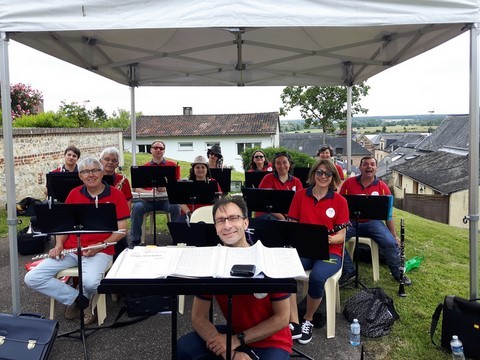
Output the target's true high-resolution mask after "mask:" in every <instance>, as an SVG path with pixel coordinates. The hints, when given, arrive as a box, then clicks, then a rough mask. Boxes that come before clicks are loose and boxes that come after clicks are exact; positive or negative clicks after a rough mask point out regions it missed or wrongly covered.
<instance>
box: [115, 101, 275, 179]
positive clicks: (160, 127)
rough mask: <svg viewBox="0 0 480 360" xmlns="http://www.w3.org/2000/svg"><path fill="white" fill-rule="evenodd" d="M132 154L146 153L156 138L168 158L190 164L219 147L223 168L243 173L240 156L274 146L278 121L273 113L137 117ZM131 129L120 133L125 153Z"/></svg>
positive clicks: (187, 110) (185, 110) (130, 147)
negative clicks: (214, 146) (199, 156)
mask: <svg viewBox="0 0 480 360" xmlns="http://www.w3.org/2000/svg"><path fill="white" fill-rule="evenodd" d="M136 124H137V126H136V133H137V137H136V152H137V153H139V152H140V153H149V152H150V145H151V144H152V142H153V141H154V140H156V139H158V140H161V141H163V142H164V143H165V147H166V151H165V156H166V157H167V158H169V159H174V160H182V161H193V159H194V158H195V157H196V156H198V155H203V156H205V157H206V156H207V149H209V148H210V147H211V146H212V145H219V146H220V147H221V148H222V155H223V164H224V166H229V167H233V168H234V169H235V170H237V171H243V166H242V157H241V153H242V152H243V151H244V150H245V149H248V148H253V147H260V148H267V147H277V146H278V144H279V133H280V122H279V114H278V113H277V112H270V113H254V114H217V115H193V114H192V113H191V108H184V114H183V115H165V116H163V115H162V116H160V115H153V116H139V117H137V122H136ZM131 137H132V133H131V128H130V127H129V128H128V129H126V130H125V132H124V144H125V151H130V152H131V151H132V142H131Z"/></svg>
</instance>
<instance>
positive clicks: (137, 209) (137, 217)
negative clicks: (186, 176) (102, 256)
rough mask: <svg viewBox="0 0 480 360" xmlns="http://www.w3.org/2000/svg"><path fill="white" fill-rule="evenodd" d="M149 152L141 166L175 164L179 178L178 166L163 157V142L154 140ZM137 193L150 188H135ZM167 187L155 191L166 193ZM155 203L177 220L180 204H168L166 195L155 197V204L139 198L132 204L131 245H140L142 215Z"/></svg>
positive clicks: (159, 208) (157, 208) (151, 209)
mask: <svg viewBox="0 0 480 360" xmlns="http://www.w3.org/2000/svg"><path fill="white" fill-rule="evenodd" d="M150 152H151V153H152V160H150V161H149V162H147V163H146V164H144V165H143V166H175V168H176V177H177V180H179V179H180V167H178V166H177V164H176V163H175V162H173V161H170V160H167V159H165V157H164V156H165V143H164V142H163V141H160V140H155V141H154V142H153V143H152V146H151V147H150ZM134 190H135V191H136V192H138V193H152V192H153V189H152V188H135V189H134ZM166 191H167V188H165V187H158V188H156V192H158V193H164V194H166ZM154 205H155V210H162V211H167V212H169V213H170V216H171V218H172V221H178V218H179V216H180V205H178V204H170V202H169V201H168V199H167V198H166V197H162V198H161V199H156V200H155V204H154V202H153V200H145V199H142V200H139V201H135V202H134V203H133V206H132V216H131V218H132V224H131V226H132V228H131V231H130V234H131V244H132V246H137V245H140V239H141V237H142V223H143V215H145V214H146V213H149V212H151V211H153V207H154Z"/></svg>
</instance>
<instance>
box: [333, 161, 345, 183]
mask: <svg viewBox="0 0 480 360" xmlns="http://www.w3.org/2000/svg"><path fill="white" fill-rule="evenodd" d="M334 165H335V167H336V168H337V171H338V175H339V176H340V180H345V174H344V173H343V168H342V167H341V166H340V165H338V164H334Z"/></svg>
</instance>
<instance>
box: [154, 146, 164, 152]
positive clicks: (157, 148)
mask: <svg viewBox="0 0 480 360" xmlns="http://www.w3.org/2000/svg"><path fill="white" fill-rule="evenodd" d="M152 149H153V150H161V151H163V150H165V148H164V147H163V146H152Z"/></svg>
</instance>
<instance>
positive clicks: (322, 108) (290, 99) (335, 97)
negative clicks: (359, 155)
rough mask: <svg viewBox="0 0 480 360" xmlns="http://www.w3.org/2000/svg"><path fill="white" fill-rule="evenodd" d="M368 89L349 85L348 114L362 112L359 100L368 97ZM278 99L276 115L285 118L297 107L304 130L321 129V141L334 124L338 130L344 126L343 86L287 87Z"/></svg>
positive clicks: (344, 93)
mask: <svg viewBox="0 0 480 360" xmlns="http://www.w3.org/2000/svg"><path fill="white" fill-rule="evenodd" d="M369 89H370V86H368V85H367V84H365V83H362V84H359V85H353V86H352V114H358V113H366V112H367V109H364V108H362V107H361V105H360V100H361V98H362V97H364V96H366V95H367V94H368V90H369ZM280 98H281V100H282V103H283V107H282V108H280V115H282V116H285V115H287V113H288V112H289V111H290V110H292V109H293V108H296V107H299V108H300V115H301V116H302V118H303V119H304V120H305V127H306V128H309V127H310V126H311V125H315V126H319V127H321V128H322V130H323V142H324V143H325V139H326V136H327V132H330V133H333V132H334V131H335V124H334V121H338V123H339V126H340V128H343V129H344V128H345V127H346V116H347V87H346V86H322V87H320V86H310V87H307V86H287V87H286V88H284V89H283V91H282V94H281V95H280Z"/></svg>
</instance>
